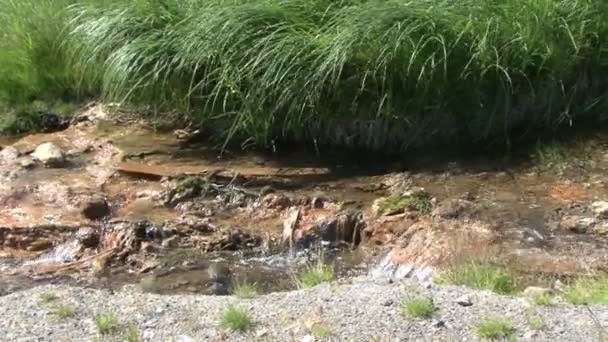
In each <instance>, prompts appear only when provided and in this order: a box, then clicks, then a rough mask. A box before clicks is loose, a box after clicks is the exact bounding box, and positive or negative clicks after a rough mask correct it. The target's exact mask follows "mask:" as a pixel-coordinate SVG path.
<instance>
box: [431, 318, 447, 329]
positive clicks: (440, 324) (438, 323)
mask: <svg viewBox="0 0 608 342" xmlns="http://www.w3.org/2000/svg"><path fill="white" fill-rule="evenodd" d="M432 326H433V327H434V328H445V321H444V320H441V319H437V320H435V321H433V323H432Z"/></svg>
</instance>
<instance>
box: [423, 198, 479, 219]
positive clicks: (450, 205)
mask: <svg viewBox="0 0 608 342" xmlns="http://www.w3.org/2000/svg"><path fill="white" fill-rule="evenodd" d="M472 206H473V204H472V203H471V202H469V201H465V200H462V199H449V200H446V201H443V202H441V203H439V204H438V205H437V207H436V208H435V209H434V210H433V213H432V215H433V216H434V217H438V218H442V219H456V218H459V217H461V216H463V215H466V214H467V213H468V212H469V211H470V210H471V208H472Z"/></svg>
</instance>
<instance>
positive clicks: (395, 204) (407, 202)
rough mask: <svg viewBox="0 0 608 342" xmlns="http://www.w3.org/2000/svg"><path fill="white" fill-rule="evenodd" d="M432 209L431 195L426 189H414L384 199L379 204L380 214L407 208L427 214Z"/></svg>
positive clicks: (399, 211) (401, 210)
mask: <svg viewBox="0 0 608 342" xmlns="http://www.w3.org/2000/svg"><path fill="white" fill-rule="evenodd" d="M431 209H432V204H431V197H430V195H429V194H428V193H427V192H425V191H413V192H412V193H411V194H406V195H402V196H391V197H388V198H386V199H384V200H383V201H382V202H381V203H380V205H379V210H378V214H380V215H382V214H396V213H401V212H404V211H406V210H416V211H419V212H421V213H423V214H427V213H429V212H430V211H431Z"/></svg>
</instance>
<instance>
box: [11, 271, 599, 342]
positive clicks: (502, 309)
mask: <svg viewBox="0 0 608 342" xmlns="http://www.w3.org/2000/svg"><path fill="white" fill-rule="evenodd" d="M359 279H360V280H357V281H354V282H353V283H352V284H335V285H333V286H316V287H313V288H310V289H306V290H298V291H291V292H277V293H271V294H267V295H261V296H257V297H255V298H252V299H250V300H248V301H247V303H243V302H240V301H239V300H238V299H237V298H235V297H232V296H204V295H163V296H159V295H155V294H149V293H142V292H141V291H139V290H137V287H125V288H123V289H121V290H117V291H116V293H115V294H114V295H113V296H108V295H107V291H103V290H99V289H94V288H78V287H70V286H67V285H43V286H38V287H34V288H31V289H28V290H23V291H19V292H13V293H10V294H8V295H4V296H0V331H2V333H3V334H4V335H3V336H5V337H7V336H11V335H12V336H14V337H15V338H17V339H23V340H27V341H46V340H48V339H49V337H48V336H49V335H48V334H49V333H52V337H53V338H52V339H53V340H55V341H91V340H94V339H96V338H98V336H97V332H96V330H95V329H94V325H93V324H92V318H93V317H96V316H98V315H99V314H101V313H104V312H113V313H114V314H115V315H116V316H117V317H119V318H120V319H121V321H124V322H125V324H127V323H128V324H134V325H136V326H137V327H138V328H139V329H140V331H141V337H142V340H143V341H183V342H190V341H215V340H224V341H235V342H245V341H256V340H267V341H308V342H310V341H318V340H320V339H318V338H316V337H315V336H314V335H313V334H312V333H310V332H309V331H308V330H307V329H305V328H304V327H303V326H302V324H303V321H304V320H305V319H306V317H308V316H307V315H310V314H311V311H314V310H315V308H314V303H317V302H318V301H319V300H322V299H323V298H327V297H329V296H331V297H332V298H333V299H334V300H333V301H332V302H331V303H330V304H325V305H324V306H323V311H322V313H320V314H319V313H317V316H318V319H319V320H320V322H321V323H323V324H325V325H327V326H328V327H329V328H330V329H331V330H332V331H333V332H334V337H335V338H334V337H332V340H336V341H373V340H375V341H393V340H398V341H429V340H433V341H442V342H443V341H454V340H460V341H463V340H466V341H474V340H477V338H476V336H475V328H474V327H475V325H476V324H477V322H479V321H480V320H481V319H484V318H488V317H490V316H491V317H495V316H496V317H504V318H507V319H509V320H510V321H511V323H512V325H513V327H514V328H515V329H516V331H518V332H519V337H520V339H522V340H524V338H523V337H524V334H526V332H528V331H529V330H530V328H529V327H528V322H527V315H526V314H525V312H526V308H525V304H526V303H527V302H528V301H526V300H524V299H523V298H521V297H517V296H515V297H511V296H500V295H496V294H493V293H491V292H489V291H476V290H472V289H465V288H461V287H456V286H444V285H435V286H433V288H432V289H430V290H424V292H425V293H426V294H427V295H429V296H430V297H432V298H433V302H434V303H435V305H436V307H437V313H436V316H435V317H434V318H433V319H432V320H408V319H405V318H404V317H402V315H401V312H400V311H401V310H400V308H399V307H398V305H397V303H398V301H399V299H400V298H403V296H404V293H403V292H402V289H401V288H399V287H397V286H391V285H387V284H381V283H378V282H377V281H374V280H373V279H372V278H366V277H359ZM365 279H368V280H365ZM402 283H405V284H408V285H410V286H411V287H415V286H416V283H414V282H413V281H411V282H410V280H407V279H406V280H404V281H403V282H402ZM45 292H53V293H57V294H58V295H60V297H61V300H62V302H66V303H70V304H71V305H73V306H74V308H75V310H76V311H77V312H78V315H77V316H76V317H74V318H72V319H70V320H67V321H65V322H63V321H61V322H60V321H57V320H56V319H55V318H54V317H53V316H52V315H49V314H48V309H47V308H45V307H44V306H42V305H41V304H40V302H39V298H40V294H41V293H45ZM466 297H468V299H469V300H464V299H465V298H466ZM456 298H460V299H462V302H472V301H470V299H474V301H475V305H474V306H472V307H468V308H465V307H462V306H460V305H456V304H455V299H456ZM390 301H393V302H394V304H393V306H390V307H386V306H383V305H379V304H382V303H388V302H390ZM311 303H313V304H312V307H311ZM374 303H378V304H376V305H374ZM167 304H170V305H169V306H167ZM370 304H371V305H370ZM229 305H238V306H241V307H243V308H245V309H249V311H250V312H251V319H252V320H253V322H255V327H254V329H252V330H250V331H245V332H231V331H229V330H226V329H224V328H223V327H221V326H220V325H219V324H218V321H219V316H220V315H221V312H222V311H223V310H224V309H225V308H226V307H227V306H229ZM159 308H161V309H162V310H158V309H159ZM607 308H608V306H607V305H597V306H594V311H596V312H599V313H601V312H603V311H605V310H606V309H607ZM539 310H540V309H539ZM158 311H163V314H162V315H159V314H157V312H158ZM542 316H543V319H544V320H545V321H546V322H547V323H548V324H547V325H546V327H545V328H544V329H543V331H542V339H543V340H546V341H554V342H559V341H593V340H595V339H596V338H597V336H598V331H597V329H594V328H593V326H592V325H590V321H589V317H588V313H587V312H586V311H585V310H582V309H581V308H580V307H579V306H575V305H570V304H566V303H564V304H561V305H556V306H550V307H543V308H542ZM16 317H18V319H16ZM88 321H91V324H89V325H87V324H86V322H88ZM17 322H18V323H17ZM90 326H93V329H91V328H90ZM298 326H299V327H300V328H298V329H296V327H298ZM288 327H292V328H291V329H290V328H288ZM444 327H446V328H444ZM532 334H533V333H532V332H530V333H529V335H526V336H533V335H532ZM539 338H540V337H532V340H533V341H535V340H539ZM13 339H14V338H13Z"/></svg>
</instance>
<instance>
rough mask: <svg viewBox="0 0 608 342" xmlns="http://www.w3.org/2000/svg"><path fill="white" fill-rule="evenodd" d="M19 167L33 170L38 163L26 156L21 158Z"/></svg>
mask: <svg viewBox="0 0 608 342" xmlns="http://www.w3.org/2000/svg"><path fill="white" fill-rule="evenodd" d="M19 165H20V166H21V167H22V168H24V169H31V168H33V167H34V166H35V165H36V161H35V160H34V158H32V157H30V156H24V157H22V158H19Z"/></svg>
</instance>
